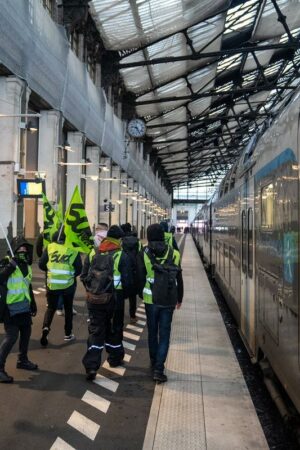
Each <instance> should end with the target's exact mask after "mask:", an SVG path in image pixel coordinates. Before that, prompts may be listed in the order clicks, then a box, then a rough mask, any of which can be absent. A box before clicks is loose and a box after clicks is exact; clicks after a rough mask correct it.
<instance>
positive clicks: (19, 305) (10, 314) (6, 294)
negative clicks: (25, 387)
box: [0, 237, 38, 383]
mask: <svg viewBox="0 0 300 450" xmlns="http://www.w3.org/2000/svg"><path fill="white" fill-rule="evenodd" d="M11 248H12V251H13V253H14V257H13V258H10V257H8V256H7V257H6V258H4V259H3V260H2V261H1V263H0V285H1V316H2V317H1V321H3V322H4V330H5V336H4V339H3V341H2V343H1V345H0V382H1V383H12V382H13V381H14V380H13V377H11V376H9V375H8V374H7V373H6V372H5V363H6V358H7V356H8V355H9V353H10V352H11V349H12V348H13V346H14V344H15V343H16V341H17V339H18V336H19V335H20V341H19V356H18V361H17V368H18V369H25V370H37V369H38V366H37V364H34V363H32V362H31V361H29V359H28V356H27V353H28V346H29V340H30V336H31V325H32V320H31V317H32V316H35V315H36V313H37V307H36V303H35V299H34V295H33V292H32V286H31V280H32V269H31V264H32V253H33V247H32V245H30V244H29V243H28V242H27V241H26V240H25V239H24V238H23V237H17V238H14V239H13V240H12V242H11Z"/></svg>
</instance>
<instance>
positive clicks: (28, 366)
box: [17, 360, 38, 370]
mask: <svg viewBox="0 0 300 450" xmlns="http://www.w3.org/2000/svg"><path fill="white" fill-rule="evenodd" d="M17 369H24V370H37V369H38V365H37V364H34V363H33V362H31V361H29V360H27V361H18V362H17Z"/></svg>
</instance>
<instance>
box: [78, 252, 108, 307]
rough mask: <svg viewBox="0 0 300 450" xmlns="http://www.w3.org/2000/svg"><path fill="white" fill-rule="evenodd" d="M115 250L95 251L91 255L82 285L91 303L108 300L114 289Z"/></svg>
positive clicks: (106, 301) (103, 302) (102, 302)
mask: <svg viewBox="0 0 300 450" xmlns="http://www.w3.org/2000/svg"><path fill="white" fill-rule="evenodd" d="M114 253H115V252H108V253H100V252H97V253H96V254H95V256H94V257H93V259H92V261H91V264H90V268H89V271H88V274H87V277H86V279H85V281H84V285H85V288H86V291H87V299H88V301H89V302H91V303H98V304H105V303H108V302H109V301H110V299H111V298H112V295H113V291H114V277H113V274H114V257H113V255H114Z"/></svg>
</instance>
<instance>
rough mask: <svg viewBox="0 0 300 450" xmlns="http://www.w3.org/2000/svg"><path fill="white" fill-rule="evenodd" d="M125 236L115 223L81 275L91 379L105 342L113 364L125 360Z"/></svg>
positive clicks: (99, 362)
mask: <svg viewBox="0 0 300 450" xmlns="http://www.w3.org/2000/svg"><path fill="white" fill-rule="evenodd" d="M123 237H124V232H123V231H122V229H121V228H120V227H119V226H117V225H112V226H111V227H110V228H109V230H108V232H107V238H105V239H103V241H102V242H101V244H100V247H99V249H98V250H97V251H96V252H95V251H92V252H91V254H90V255H89V256H87V257H86V259H85V261H84V266H83V271H82V274H81V277H80V279H81V281H82V282H83V284H84V286H85V289H86V291H87V307H88V312H89V319H90V322H89V327H88V330H89V337H88V341H87V352H86V353H85V355H84V357H83V359H82V363H83V365H84V367H85V370H86V374H87V376H86V378H87V379H88V380H93V379H94V378H95V377H96V374H97V370H98V369H99V367H100V365H101V354H102V350H103V348H104V346H105V348H106V351H107V353H108V359H107V360H108V362H109V365H110V366H111V367H117V366H119V365H120V364H122V361H123V358H124V348H123V343H122V340H123V325H124V294H123V290H122V277H124V276H126V270H128V268H129V270H130V265H129V264H128V259H127V257H126V255H125V253H124V252H122V249H121V239H122V238H123ZM125 268H126V270H125Z"/></svg>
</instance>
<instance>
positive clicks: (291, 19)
mask: <svg viewBox="0 0 300 450" xmlns="http://www.w3.org/2000/svg"><path fill="white" fill-rule="evenodd" d="M276 3H277V5H278V7H279V8H280V10H281V12H282V14H283V15H284V16H286V22H287V25H288V27H289V28H290V30H294V29H295V28H299V26H300V14H299V8H300V5H299V2H298V1H297V0H296V1H295V0H277V1H276ZM284 33H285V30H284V27H283V25H282V24H281V23H280V22H279V21H278V15H277V12H276V11H275V8H274V5H273V3H272V1H271V0H267V2H266V5H265V7H264V10H263V13H262V16H261V19H260V21H259V23H258V25H257V27H256V29H255V32H254V34H253V36H252V39H253V40H254V41H260V40H263V39H270V38H274V37H275V36H281V35H283V34H284Z"/></svg>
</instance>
